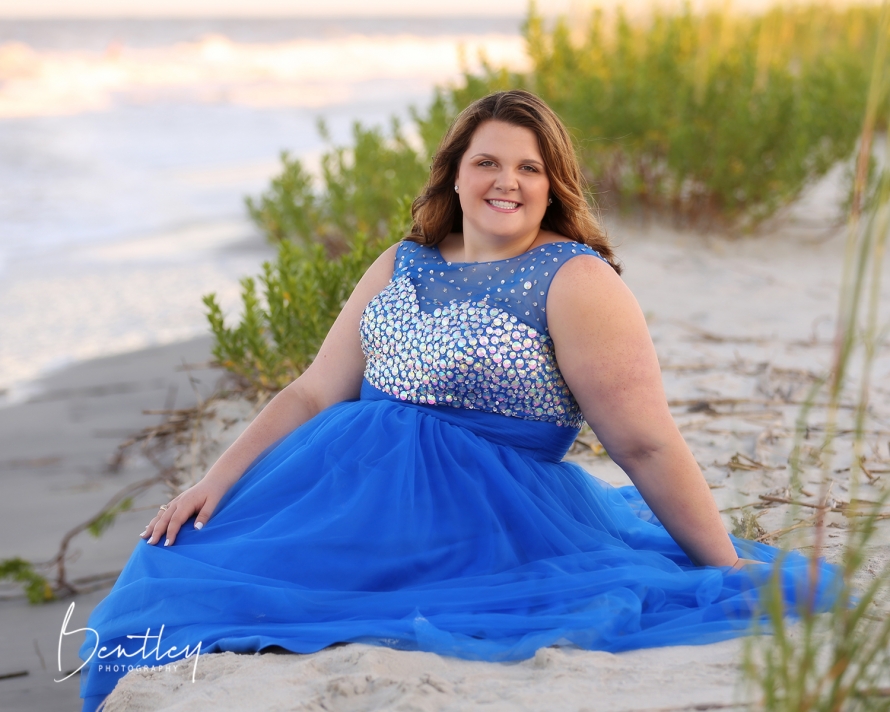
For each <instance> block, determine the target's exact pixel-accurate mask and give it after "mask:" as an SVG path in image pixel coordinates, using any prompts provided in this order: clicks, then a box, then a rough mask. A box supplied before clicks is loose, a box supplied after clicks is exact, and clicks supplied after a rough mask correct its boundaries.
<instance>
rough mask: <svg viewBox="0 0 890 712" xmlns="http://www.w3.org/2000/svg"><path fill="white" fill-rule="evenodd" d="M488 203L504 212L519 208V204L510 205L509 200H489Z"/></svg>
mask: <svg viewBox="0 0 890 712" xmlns="http://www.w3.org/2000/svg"><path fill="white" fill-rule="evenodd" d="M488 203H489V205H494V207H496V208H502V209H504V210H512V209H513V208H518V207H519V203H511V202H510V201H509V200H489V201H488Z"/></svg>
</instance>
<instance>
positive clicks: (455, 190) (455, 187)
mask: <svg viewBox="0 0 890 712" xmlns="http://www.w3.org/2000/svg"><path fill="white" fill-rule="evenodd" d="M454 192H455V193H456V192H457V183H455V184H454Z"/></svg>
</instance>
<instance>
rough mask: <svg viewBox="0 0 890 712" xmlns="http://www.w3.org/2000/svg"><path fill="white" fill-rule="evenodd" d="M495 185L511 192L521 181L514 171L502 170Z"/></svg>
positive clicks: (499, 188)
mask: <svg viewBox="0 0 890 712" xmlns="http://www.w3.org/2000/svg"><path fill="white" fill-rule="evenodd" d="M494 185H495V188H497V189H498V190H502V191H504V192H509V191H511V190H516V189H517V188H518V187H519V181H518V180H517V179H516V176H515V175H514V174H513V172H512V171H500V172H499V173H498V177H497V180H496V181H495V184H494Z"/></svg>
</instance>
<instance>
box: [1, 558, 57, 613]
mask: <svg viewBox="0 0 890 712" xmlns="http://www.w3.org/2000/svg"><path fill="white" fill-rule="evenodd" d="M3 579H10V580H12V581H17V582H19V583H21V584H23V585H24V587H25V594H26V595H27V596H28V601H29V602H30V603H45V602H46V601H52V600H54V599H55V594H54V593H53V587H52V586H51V585H50V583H49V581H47V580H46V578H44V577H43V576H41V575H40V574H38V573H37V572H36V571H35V570H34V566H33V565H32V564H31V563H30V562H29V561H25V560H24V559H22V558H20V557H18V556H16V557H13V558H11V559H3V560H2V561H0V581H2V580H3Z"/></svg>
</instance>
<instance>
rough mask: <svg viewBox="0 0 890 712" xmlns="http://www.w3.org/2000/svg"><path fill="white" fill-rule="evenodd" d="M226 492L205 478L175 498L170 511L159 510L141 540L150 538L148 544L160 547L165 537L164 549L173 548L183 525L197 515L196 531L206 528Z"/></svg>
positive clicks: (223, 487)
mask: <svg viewBox="0 0 890 712" xmlns="http://www.w3.org/2000/svg"><path fill="white" fill-rule="evenodd" d="M227 490H228V487H227V486H225V485H221V484H219V483H216V482H213V481H212V480H211V481H208V480H207V478H206V477H205V478H204V479H203V480H201V481H200V482H198V483H197V484H195V485H193V486H192V487H189V488H188V489H187V490H186V491H185V492H183V493H182V494H180V495H178V496H176V497H174V498H173V499H172V500H171V501H170V503H169V504H168V505H167V509H166V510H164V509H162V510H160V511H159V512H158V513H157V514H156V515H155V518H154V519H152V520H151V521H150V522H149V523H148V526H147V527H145V531H144V532H142V534H140V535H139V536H140V537H142V538H143V539H145V538H148V543H149V544H157V543H158V542H159V541H160V540H161V537H165V541H164V546H170V545H172V544H173V542H174V541H176V535H177V534H178V533H179V530H180V528H181V527H182V525H183V524H185V523H186V521H188V519H190V518H191V517H192V516H193V515H194V514H195V513H197V514H198V516H197V517H196V518H195V529H200V528H201V527H203V526H204V525H205V524H206V523H207V521H208V520H209V519H210V517H211V515H212V514H213V510H214V509H216V505H217V504H219V501H220V500H221V499H222V498H223V495H224V494H225V493H226V491H227ZM165 535H166V536H165Z"/></svg>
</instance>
